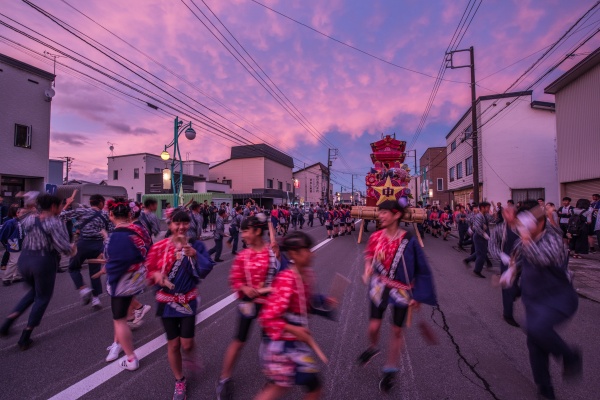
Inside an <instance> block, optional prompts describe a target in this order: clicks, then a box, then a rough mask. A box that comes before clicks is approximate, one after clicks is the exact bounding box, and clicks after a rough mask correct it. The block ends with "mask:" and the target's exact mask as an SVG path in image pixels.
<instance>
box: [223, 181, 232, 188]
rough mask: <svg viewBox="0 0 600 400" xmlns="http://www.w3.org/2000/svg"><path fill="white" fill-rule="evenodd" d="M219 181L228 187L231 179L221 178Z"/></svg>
mask: <svg viewBox="0 0 600 400" xmlns="http://www.w3.org/2000/svg"><path fill="white" fill-rule="evenodd" d="M221 183H223V185H229V187H231V179H223V180H222V181H221Z"/></svg>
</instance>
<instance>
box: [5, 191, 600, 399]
mask: <svg viewBox="0 0 600 400" xmlns="http://www.w3.org/2000/svg"><path fill="white" fill-rule="evenodd" d="M73 198H74V196H72V197H70V198H69V199H66V200H64V201H63V200H61V199H59V198H58V197H56V196H53V195H50V194H42V195H38V194H36V193H29V194H28V195H26V196H25V198H24V207H23V208H19V207H17V209H11V210H10V215H11V216H12V217H11V219H9V220H8V221H5V223H4V224H3V226H2V228H1V230H0V239H1V242H2V244H3V245H5V246H6V247H7V250H8V251H7V254H8V262H7V264H6V271H5V274H4V275H5V276H7V275H8V278H7V279H10V281H11V282H14V281H15V280H16V279H22V280H24V281H25V282H26V283H27V284H28V286H29V290H28V291H27V292H26V294H25V295H24V296H23V298H22V299H21V300H20V301H19V302H18V303H17V304H16V306H15V307H14V308H13V311H12V312H10V313H9V314H8V315H7V316H6V318H5V319H4V322H3V323H2V325H1V326H0V336H9V335H10V333H11V327H12V325H13V324H14V322H15V321H16V320H17V319H18V318H19V317H20V316H22V315H23V314H24V313H25V312H26V311H27V310H28V309H29V308H31V311H30V313H29V318H28V321H27V324H26V326H25V329H24V330H23V331H22V333H21V336H20V338H19V340H18V342H17V344H18V346H19V347H20V348H21V349H22V350H27V349H28V348H29V347H30V346H31V345H32V344H33V340H32V338H31V336H32V333H33V330H34V329H35V328H36V327H37V326H39V325H40V323H41V321H42V318H43V315H44V312H45V310H46V308H47V306H48V304H49V302H50V300H51V298H52V295H53V290H54V283H55V279H56V274H57V273H58V272H60V271H61V270H60V268H59V260H60V257H69V267H68V271H69V275H70V277H71V280H72V281H73V286H74V289H75V290H76V291H77V292H78V294H79V297H80V299H81V302H82V303H83V304H84V305H91V306H92V307H93V308H94V309H100V308H101V307H102V303H101V301H100V298H99V296H100V294H101V293H102V291H103V287H102V280H101V276H102V275H104V274H105V275H106V286H105V288H106V291H107V293H108V295H109V298H110V307H111V311H112V319H113V323H112V327H113V330H114V340H113V343H112V344H111V345H110V346H109V347H108V348H107V351H108V355H107V357H106V361H107V362H111V361H115V360H118V364H119V365H120V366H121V367H122V368H123V369H126V370H130V371H134V370H136V369H138V368H139V364H140V363H139V360H138V358H137V356H136V352H135V348H134V346H133V339H132V335H133V334H132V330H133V329H135V328H136V327H139V326H140V325H141V323H142V321H143V318H144V316H145V315H146V314H147V313H148V311H149V310H150V309H151V308H152V306H151V305H147V304H142V303H140V302H139V301H138V300H137V299H136V297H138V296H139V295H140V294H141V293H142V292H143V291H145V290H148V288H149V287H154V290H155V300H156V304H155V307H156V315H157V316H158V317H159V318H160V319H161V323H162V325H163V327H164V331H165V335H166V337H167V343H168V344H167V359H168V362H169V365H170V368H171V370H172V373H173V377H174V379H175V389H174V393H173V399H176V400H182V399H185V398H186V393H187V380H186V373H192V372H193V371H195V370H197V368H198V365H197V356H196V352H195V341H194V335H195V326H196V318H195V317H196V314H197V312H198V308H199V297H200V295H199V288H198V286H199V284H200V282H201V281H202V280H203V279H205V278H206V277H207V276H208V275H209V274H210V273H211V271H212V269H213V267H214V265H215V264H216V263H217V262H219V261H222V260H221V258H220V257H221V253H222V250H223V241H224V239H225V238H228V240H227V244H228V246H230V248H231V252H232V254H233V255H234V256H235V259H234V261H233V264H232V267H231V271H230V273H229V283H230V286H231V288H232V290H233V291H234V292H235V293H236V294H237V296H238V317H237V319H238V321H237V329H236V333H235V336H234V338H233V340H232V341H231V343H230V344H229V346H228V348H227V350H226V352H225V355H224V360H223V367H222V370H221V373H220V374H219V376H218V379H217V380H216V397H217V399H230V398H232V397H233V394H234V388H235V386H234V384H233V373H234V368H235V364H236V362H237V360H238V358H239V356H240V354H241V351H242V349H243V348H244V347H245V346H246V342H247V339H248V337H249V334H250V332H251V328H252V325H253V321H254V320H257V322H258V324H259V325H260V328H261V332H262V337H261V344H260V348H259V349H258V351H259V354H260V360H261V366H262V370H263V373H264V374H265V377H266V379H267V384H266V385H265V386H264V388H263V389H262V390H261V392H260V393H258V394H257V396H256V398H257V399H277V398H281V397H282V396H284V395H285V393H287V391H288V390H289V389H290V388H291V387H293V386H295V385H300V386H303V387H304V388H305V389H306V393H307V395H306V398H307V399H317V398H319V397H320V394H321V388H322V382H321V378H320V376H319V373H318V367H317V358H320V359H321V360H322V361H324V362H327V358H326V356H325V355H324V354H323V352H322V351H321V349H320V348H319V346H318V344H317V343H316V342H315V340H314V338H313V337H312V335H311V333H310V330H309V327H308V319H307V318H308V314H316V315H320V316H323V317H325V318H334V315H335V312H336V309H337V307H338V305H339V303H338V299H336V298H330V297H326V296H324V295H321V294H317V293H315V292H314V283H315V282H314V280H315V275H314V271H313V270H312V267H311V265H312V257H313V256H312V252H311V248H312V247H313V241H312V239H311V237H310V236H308V235H307V234H306V233H304V232H302V229H303V227H304V223H305V222H306V219H308V226H311V227H312V226H313V224H314V219H315V217H316V218H317V219H318V220H319V221H320V223H321V225H322V226H325V229H326V230H327V235H328V238H329V239H332V238H334V237H337V236H343V235H346V234H348V235H349V234H351V232H352V230H353V227H354V225H355V224H354V222H355V221H354V220H353V218H352V215H351V212H350V207H349V206H345V205H338V206H331V207H323V206H321V205H316V206H313V205H312V204H311V205H310V206H308V207H306V209H305V207H303V206H302V205H300V206H297V205H289V206H288V205H281V206H273V207H272V208H270V209H262V208H261V207H260V206H258V205H257V204H256V203H255V202H254V201H253V200H252V199H249V200H248V202H247V203H246V204H245V206H241V205H234V207H233V208H229V207H228V205H227V204H225V203H223V204H221V205H220V206H216V205H215V204H214V203H211V204H208V202H204V203H203V204H201V203H198V202H193V201H192V202H190V203H188V204H186V205H185V206H182V207H177V208H169V209H167V210H166V213H165V217H166V221H167V225H168V229H167V232H166V234H165V237H164V238H161V236H160V234H161V229H160V221H159V219H158V218H157V216H156V211H157V202H156V200H154V199H151V198H149V199H147V200H146V201H145V202H144V204H140V203H137V202H134V201H130V200H127V199H124V198H116V199H111V200H108V201H106V200H105V199H104V197H102V196H100V195H94V196H91V197H90V207H82V206H80V207H75V208H74V207H72V203H73ZM599 199H600V196H598V195H594V196H593V199H592V201H591V202H590V201H588V200H584V199H580V200H579V201H578V202H577V204H576V206H575V207H571V206H570V202H571V199H569V198H565V199H563V204H562V207H560V208H558V209H557V208H556V207H555V206H554V205H553V204H551V203H548V204H546V203H544V201H543V199H538V201H523V202H519V203H518V204H516V205H515V204H513V203H512V202H511V201H508V202H507V204H506V205H504V206H502V204H500V203H497V204H490V203H487V202H480V203H479V204H476V205H468V206H466V207H465V206H462V205H458V206H457V207H456V208H455V209H454V211H452V210H451V209H450V208H449V207H445V208H444V209H441V210H440V209H439V208H438V207H437V206H431V207H430V206H427V207H426V208H427V218H426V220H425V222H424V223H423V224H420V225H419V226H418V229H419V231H420V233H421V234H422V236H428V235H431V236H432V237H433V238H439V237H442V238H443V240H448V237H449V234H450V232H451V231H452V229H453V228H454V227H455V228H456V230H457V231H458V246H457V248H458V249H463V250H466V247H467V246H469V245H471V255H470V256H469V257H467V258H465V259H464V263H465V264H466V265H467V266H470V263H471V262H474V263H475V266H474V270H473V273H474V275H475V276H477V277H479V278H484V277H485V276H484V275H483V273H482V271H483V267H484V265H486V264H487V265H488V266H490V265H491V262H490V257H489V255H491V256H492V258H495V259H499V260H500V264H501V277H500V278H499V282H500V284H501V285H502V303H503V317H504V320H505V321H506V322H507V323H509V324H510V325H513V326H516V327H518V326H519V324H518V323H517V321H516V320H515V319H514V318H513V303H514V301H515V300H516V299H517V298H519V297H520V298H521V300H522V302H523V305H524V308H525V315H526V320H527V326H526V328H525V332H526V334H527V347H528V350H529V358H530V363H531V368H532V371H533V376H534V381H535V383H536V384H537V385H538V389H539V394H540V396H541V397H543V398H546V399H553V398H554V389H553V385H552V381H551V378H550V372H549V357H550V355H553V356H555V357H558V358H560V359H561V360H562V363H563V375H564V377H565V378H566V379H569V378H575V377H578V376H580V375H581V371H582V355H581V351H580V350H579V349H578V348H577V347H575V346H572V345H568V344H567V343H566V342H565V341H564V340H563V339H562V338H561V337H560V335H559V334H558V333H557V332H556V330H555V327H556V326H557V325H558V324H560V323H562V322H564V321H566V320H567V319H569V318H570V317H572V316H573V315H574V313H575V312H576V310H577V305H578V300H577V299H578V297H577V294H576V292H575V290H574V289H573V286H572V283H571V276H570V274H569V270H568V260H569V257H573V258H578V257H581V254H586V252H588V251H590V252H593V251H595V250H594V248H595V246H594V242H593V241H591V240H589V238H590V237H592V238H593V236H592V235H591V233H594V234H595V235H599V234H600V232H599V231H600V229H598V218H597V212H598V209H599V208H600V203H599V201H598V200H599ZM418 206H420V207H422V204H419V205H418ZM230 212H231V214H232V215H230V214H229V213H230ZM213 213H214V218H213V216H212V215H213ZM404 213H405V208H404V205H403V203H401V202H397V201H384V202H382V203H381V204H380V205H379V206H378V227H379V228H380V229H379V230H378V231H377V232H375V233H373V234H372V235H371V236H370V237H369V241H368V243H367V246H366V250H365V266H364V274H363V281H364V283H365V284H366V285H367V286H368V294H369V300H368V301H369V308H370V313H369V325H368V332H367V338H368V342H369V346H368V347H367V349H366V350H364V352H362V353H361V354H360V355H359V356H358V359H357V362H358V364H359V365H366V364H367V363H369V362H370V361H371V360H372V358H373V357H374V356H376V355H377V354H379V353H380V349H379V340H380V331H381V321H382V318H383V316H384V314H385V312H386V310H387V309H388V308H390V309H391V313H392V321H393V324H392V332H391V335H390V338H389V350H388V354H387V358H386V361H385V364H384V365H383V368H382V374H381V380H380V383H379V387H380V389H381V391H382V392H386V393H387V392H389V391H390V390H391V388H392V387H393V386H394V383H395V381H396V377H397V374H398V371H399V369H398V366H399V361H400V357H401V350H402V345H403V338H402V329H403V327H404V326H406V325H407V324H410V319H411V313H412V312H413V310H415V309H416V308H417V307H418V306H419V304H420V303H425V304H429V305H433V306H435V305H437V297H436V292H435V286H434V280H433V274H432V270H431V268H430V266H429V263H428V261H427V258H426V257H425V254H424V252H423V250H422V248H421V246H420V245H419V243H418V241H417V239H416V237H415V236H413V235H412V234H411V232H409V231H407V230H405V229H403V227H402V223H401V221H402V218H403V216H404ZM226 224H229V230H228V232H225V227H226ZM290 228H291V229H292V231H290ZM207 232H211V233H212V236H213V239H214V246H213V247H212V248H211V249H207V248H206V247H205V245H204V243H203V241H202V239H203V236H204V233H207ZM267 233H268V236H269V237H268V238H266V237H265V236H266V235H267ZM277 236H281V237H280V238H279V240H277V239H278V238H277ZM240 239H241V242H242V247H243V248H242V249H241V250H238V241H239V240H240ZM568 249H570V251H569V250H568ZM213 255H214V258H213V257H211V256H213ZM84 263H87V264H88V269H89V275H90V276H89V284H87V283H86V282H85V279H84V278H83V276H82V274H81V269H82V265H83V264H84ZM121 354H123V357H122V358H120V359H119V357H120V356H121Z"/></svg>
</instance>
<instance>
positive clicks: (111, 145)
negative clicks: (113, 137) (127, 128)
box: [106, 142, 115, 157]
mask: <svg viewBox="0 0 600 400" xmlns="http://www.w3.org/2000/svg"><path fill="white" fill-rule="evenodd" d="M106 144H108V149H109V150H110V155H109V157H114V155H115V144H114V143H111V142H106Z"/></svg>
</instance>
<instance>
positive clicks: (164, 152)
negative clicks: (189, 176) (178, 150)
mask: <svg viewBox="0 0 600 400" xmlns="http://www.w3.org/2000/svg"><path fill="white" fill-rule="evenodd" d="M160 158H161V159H162V160H163V161H167V160H168V159H169V153H167V151H166V150H165V151H163V152H162V153H160Z"/></svg>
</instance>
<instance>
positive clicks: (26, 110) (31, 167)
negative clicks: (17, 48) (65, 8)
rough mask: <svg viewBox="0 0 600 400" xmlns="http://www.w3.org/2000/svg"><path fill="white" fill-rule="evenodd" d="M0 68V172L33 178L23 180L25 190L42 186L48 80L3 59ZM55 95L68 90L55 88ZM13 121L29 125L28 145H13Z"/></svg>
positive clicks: (47, 147) (47, 146)
mask: <svg viewBox="0 0 600 400" xmlns="http://www.w3.org/2000/svg"><path fill="white" fill-rule="evenodd" d="M0 69H1V70H2V72H0V143H2V144H1V145H0V175H19V176H21V177H31V178H36V179H34V180H31V181H29V182H26V186H29V187H26V188H25V190H31V189H35V190H43V189H44V182H45V181H47V180H48V169H49V163H48V160H49V157H50V108H51V104H52V102H47V101H46V97H45V95H44V91H45V90H46V89H48V88H50V87H51V81H49V80H47V79H45V78H42V77H41V76H38V75H36V74H33V73H32V72H28V71H25V70H21V69H17V68H15V67H13V66H11V65H7V64H4V63H0ZM28 79H31V80H33V81H36V82H38V83H37V84H36V83H33V82H29V81H28ZM57 95H58V96H61V95H62V96H67V95H68V94H66V93H61V92H60V91H58V93H57ZM15 124H19V125H26V126H31V127H32V135H31V148H30V149H28V148H23V147H16V146H14V140H15Z"/></svg>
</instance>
